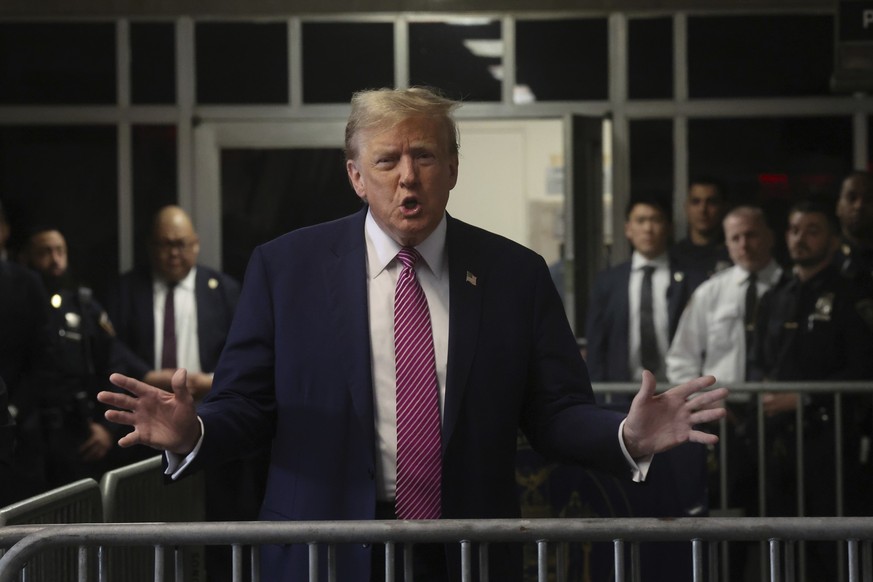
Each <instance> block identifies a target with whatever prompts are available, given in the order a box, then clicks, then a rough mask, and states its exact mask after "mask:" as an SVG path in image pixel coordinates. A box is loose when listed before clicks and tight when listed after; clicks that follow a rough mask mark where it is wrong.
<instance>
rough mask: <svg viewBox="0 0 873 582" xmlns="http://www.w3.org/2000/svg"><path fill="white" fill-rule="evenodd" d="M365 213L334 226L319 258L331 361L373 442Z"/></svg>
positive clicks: (364, 211)
mask: <svg viewBox="0 0 873 582" xmlns="http://www.w3.org/2000/svg"><path fill="white" fill-rule="evenodd" d="M365 217H366V208H365V209H364V210H363V211H362V212H360V213H358V214H356V215H354V216H353V217H351V218H350V219H349V221H348V223H347V228H345V229H342V230H340V229H338V230H337V232H338V236H337V237H336V238H335V240H334V241H333V244H332V245H331V247H330V248H329V249H327V251H326V254H325V260H324V261H323V265H324V269H323V272H324V279H323V283H324V287H323V288H324V290H325V292H326V293H327V294H328V308H329V313H330V322H329V324H328V325H329V327H328V329H332V330H334V333H335V335H336V337H337V338H339V340H340V343H339V344H338V345H337V346H336V356H337V357H336V360H335V361H336V362H337V365H338V366H342V367H343V368H344V369H345V374H346V377H347V378H348V383H349V389H350V390H351V397H352V402H353V404H354V408H355V413H356V415H357V416H358V419H359V420H360V422H361V426H362V428H363V429H364V431H365V434H367V435H368V436H370V437H371V438H370V439H369V441H370V442H371V443H373V444H374V446H375V435H374V426H373V372H372V368H371V362H370V353H371V350H370V324H369V319H368V312H369V307H368V303H367V253H366V245H365V243H364V218H365Z"/></svg>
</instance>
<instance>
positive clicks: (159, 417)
mask: <svg viewBox="0 0 873 582" xmlns="http://www.w3.org/2000/svg"><path fill="white" fill-rule="evenodd" d="M186 380H187V371H186V370H185V369H184V368H180V369H179V370H176V373H175V374H173V379H172V383H171V384H172V388H173V391H172V392H167V391H165V390H161V389H160V388H156V387H154V386H150V385H149V384H146V383H144V382H140V381H139V380H134V379H133V378H129V377H127V376H124V375H122V374H112V375H111V376H110V377H109V381H110V382H112V383H113V384H115V385H116V386H118V387H119V388H123V389H124V390H126V391H127V392H129V394H122V393H118V392H107V391H103V392H100V393H98V394H97V400H99V401H100V402H102V403H103V404H106V405H108V406H112V407H114V408H116V409H120V410H107V411H106V419H107V420H109V421H111V422H115V423H118V424H126V425H129V426H132V427H133V431H132V432H130V433H128V434H126V435H125V436H123V437H122V438H121V439H119V440H118V444H119V445H120V446H122V447H130V446H133V445H147V446H150V447H152V448H155V449H160V450H164V451H171V452H173V453H177V454H180V455H186V454H188V453H190V452H191V451H192V450H193V449H194V447H195V446H196V444H197V441H198V440H199V439H200V423H199V422H198V420H197V413H196V411H195V409H194V399H193V397H192V396H191V393H190V392H189V391H188V388H187V386H186Z"/></svg>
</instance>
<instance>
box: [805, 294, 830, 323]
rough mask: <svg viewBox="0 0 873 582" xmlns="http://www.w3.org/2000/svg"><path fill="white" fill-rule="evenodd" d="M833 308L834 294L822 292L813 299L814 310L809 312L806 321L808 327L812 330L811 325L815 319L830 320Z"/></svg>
mask: <svg viewBox="0 0 873 582" xmlns="http://www.w3.org/2000/svg"><path fill="white" fill-rule="evenodd" d="M833 310H834V294H833V293H822V295H821V296H820V297H819V298H818V299H816V301H815V311H813V312H812V313H810V314H809V319H808V321H807V327H808V329H809V330H810V331H812V327H813V325H814V322H816V321H830V320H831V312H832V311H833Z"/></svg>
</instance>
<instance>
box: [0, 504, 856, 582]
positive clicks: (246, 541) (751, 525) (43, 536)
mask: <svg viewBox="0 0 873 582" xmlns="http://www.w3.org/2000/svg"><path fill="white" fill-rule="evenodd" d="M871 539H873V518H767V519H762V518H683V519H677V520H672V521H670V520H658V519H642V518H640V519H541V520H438V521H420V522H408V521H407V522H402V521H401V522H398V521H367V522H355V521H344V522H328V521H319V522H236V523H179V524H137V525H134V524H103V525H69V526H53V527H46V528H45V529H43V530H41V531H38V532H36V533H31V534H30V535H27V536H25V537H24V538H23V539H22V540H21V541H20V542H18V543H17V544H16V545H15V546H13V547H12V548H11V549H10V550H9V551H8V552H7V553H6V555H4V556H3V557H2V558H0V582H13V581H15V580H19V579H20V578H19V574H20V573H21V572H22V571H23V570H24V569H25V568H26V566H28V564H30V563H32V562H33V561H34V560H35V559H36V558H37V556H39V555H40V553H42V552H45V551H49V550H52V549H56V548H69V547H75V548H78V550H79V553H80V555H83V556H89V555H90V552H89V551H88V550H90V549H100V548H106V547H115V546H148V547H152V548H154V552H155V554H156V556H161V555H163V553H164V551H165V550H166V549H167V548H175V547H180V546H188V545H198V544H214V545H230V546H232V547H233V548H234V552H233V555H234V564H233V567H234V571H233V580H234V581H238V580H241V579H242V578H241V571H240V567H239V565H240V562H241V560H242V552H241V548H242V547H243V546H244V545H246V546H248V545H250V546H253V547H257V546H261V545H265V544H304V545H306V546H307V547H308V556H309V580H310V581H311V582H315V581H319V580H336V579H337V570H336V561H335V549H336V546H337V545H338V544H347V543H355V544H358V543H370V544H376V545H375V549H374V551H382V549H383V548H384V551H385V555H386V557H388V558H389V559H387V560H386V564H388V566H387V567H386V571H385V580H386V581H389V580H390V581H393V580H394V579H395V572H394V568H393V563H394V562H393V560H391V559H390V557H391V556H393V555H394V552H395V551H400V552H403V554H404V555H406V552H408V548H409V545H410V544H415V543H449V544H457V545H458V546H459V550H460V555H461V566H460V569H461V571H460V579H461V580H462V581H464V582H468V581H470V580H473V577H474V573H476V574H478V576H479V579H480V580H481V581H482V582H487V580H488V579H489V578H488V571H487V567H485V568H483V567H482V565H483V564H487V556H488V547H489V546H488V544H489V543H496V542H516V543H521V544H533V545H535V546H536V548H537V554H538V556H539V567H538V573H537V577H536V580H537V581H538V582H546V581H547V580H551V579H554V580H555V581H556V582H567V581H568V577H567V575H566V569H565V568H564V567H563V566H562V565H561V564H560V560H561V556H560V552H558V551H557V550H558V548H560V547H561V545H562V544H576V543H585V542H606V543H610V544H612V547H613V560H614V565H615V566H614V571H613V573H612V575H611V576H610V577H609V580H614V581H615V582H624V581H630V580H640V579H641V578H642V579H645V575H644V573H640V572H639V571H637V570H636V569H635V566H634V562H633V559H632V556H633V553H634V551H635V547H636V546H637V544H639V543H641V542H667V541H673V542H675V541H684V542H687V543H688V544H689V546H690V548H691V551H692V554H693V566H692V572H690V573H689V580H693V582H704V581H711V582H715V581H717V580H719V577H718V576H719V574H718V572H719V563H718V561H719V554H718V552H717V551H714V548H715V545H716V544H717V543H718V542H721V541H740V540H749V541H760V542H763V543H765V544H766V546H767V548H768V552H767V568H768V572H769V578H768V579H769V580H770V581H771V582H781V581H783V580H784V581H785V582H792V581H793V580H795V579H796V577H795V572H794V568H793V565H792V557H793V553H794V548H795V545H796V544H797V543H798V542H804V541H805V542H813V541H827V542H831V543H836V542H840V543H842V544H844V545H845V546H846V548H847V551H846V553H845V555H846V558H845V561H844V567H845V570H846V571H847V572H848V580H849V582H862V581H868V580H870V579H871V578H873V559H871V555H873V552H871V541H870V540H871ZM474 547H475V548H477V551H475V552H474ZM98 555H99V556H100V558H99V560H98V562H99V563H98V567H97V568H96V569H97V570H98V572H100V578H99V580H100V582H104V581H105V580H108V578H107V577H105V573H106V568H105V566H106V561H107V558H106V556H107V554H106V553H105V552H103V551H99V552H98ZM550 560H556V561H557V562H558V564H559V566H558V568H557V571H556V574H555V575H554V578H551V577H550V575H549V572H548V567H547V563H548V562H549V561H550ZM255 563H256V562H255ZM254 570H255V571H254V572H253V573H252V574H253V575H252V578H253V580H255V581H256V582H257V581H258V580H260V579H261V577H260V572H259V571H258V570H257V568H255V569H254ZM24 571H26V570H24ZM80 572H81V570H80ZM126 576H127V573H126V572H125V573H124V578H123V579H125V580H126V579H127V577H126ZM65 579H67V580H71V579H72V578H65ZM163 579H164V577H163V573H162V572H160V571H157V570H156V571H155V573H154V580H155V582H158V581H160V580H163ZM185 579H186V578H185V577H184V573H183V572H181V571H180V570H178V569H177V570H176V574H175V580H177V581H179V582H181V581H183V580H185ZM78 580H79V581H80V582H82V581H83V580H84V578H82V577H80V578H79V579H78ZM497 582H499V581H497ZM603 582H605V580H604V581H603Z"/></svg>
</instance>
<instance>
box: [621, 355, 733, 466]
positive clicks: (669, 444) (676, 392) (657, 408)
mask: <svg viewBox="0 0 873 582" xmlns="http://www.w3.org/2000/svg"><path fill="white" fill-rule="evenodd" d="M713 384H715V378H714V377H713V376H703V377H701V378H697V379H695V380H691V381H689V382H686V383H684V384H680V385H679V386H676V387H674V388H671V389H669V390H667V391H666V392H663V393H661V394H655V377H654V376H653V375H652V373H651V372H649V371H648V370H644V371H643V381H642V384H641V386H640V391H639V392H637V395H636V396H634V399H633V402H632V403H631V407H630V412H629V413H628V415H627V420H625V423H624V432H623V433H622V437H623V438H624V443H625V446H626V447H627V450H628V453H629V454H630V455H631V457H633V458H635V459H639V458H642V457H646V456H648V455H653V454H655V453H661V452H664V451H666V450H668V449H671V448H673V447H675V446H677V445H681V444H682V443H685V442H689V441H690V442H695V443H703V444H708V445H711V444H715V443H717V442H718V436H717V435H714V434H710V433H707V432H703V431H699V430H695V428H694V427H695V425H698V424H704V423H707V422H713V421H716V420H719V419H720V418H723V417H724V416H725V414H726V412H725V408H724V399H725V398H726V397H727V395H728V390H727V388H716V389H714V390H709V391H703V390H704V389H705V388H709V387H710V386H712V385H713ZM702 391H703V392H702Z"/></svg>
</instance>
